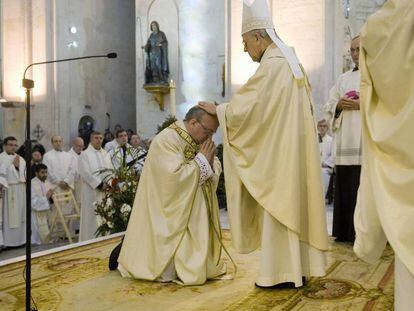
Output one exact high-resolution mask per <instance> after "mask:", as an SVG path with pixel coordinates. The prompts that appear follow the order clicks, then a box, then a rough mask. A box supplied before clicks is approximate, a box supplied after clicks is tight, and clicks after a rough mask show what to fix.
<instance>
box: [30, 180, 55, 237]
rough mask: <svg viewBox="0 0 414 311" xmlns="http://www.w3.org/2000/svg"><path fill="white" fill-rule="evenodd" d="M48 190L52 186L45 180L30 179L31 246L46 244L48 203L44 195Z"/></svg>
mask: <svg viewBox="0 0 414 311" xmlns="http://www.w3.org/2000/svg"><path fill="white" fill-rule="evenodd" d="M50 189H52V185H51V184H50V183H49V182H48V181H47V180H46V181H45V182H43V181H41V180H40V179H39V178H37V177H35V178H33V179H32V244H42V243H46V242H47V236H48V235H49V232H50V231H49V223H48V219H49V213H50V203H49V200H48V198H47V196H46V194H47V192H48V191H49V190H50Z"/></svg>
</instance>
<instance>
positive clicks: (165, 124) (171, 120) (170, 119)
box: [157, 115, 177, 134]
mask: <svg viewBox="0 0 414 311" xmlns="http://www.w3.org/2000/svg"><path fill="white" fill-rule="evenodd" d="M175 121H177V118H176V117H174V116H172V115H169V116H168V117H167V118H166V119H165V120H164V122H163V123H162V124H161V125H158V126H157V134H159V133H160V132H161V131H162V130H163V129H165V128H167V127H169V126H170V125H171V124H173V123H174V122H175Z"/></svg>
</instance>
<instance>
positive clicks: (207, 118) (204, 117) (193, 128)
mask: <svg viewBox="0 0 414 311" xmlns="http://www.w3.org/2000/svg"><path fill="white" fill-rule="evenodd" d="M184 123H185V126H186V129H187V131H188V133H189V134H190V135H191V137H192V138H193V139H194V140H195V141H196V142H197V143H198V144H201V143H203V142H204V141H205V140H206V139H208V138H209V137H212V136H213V135H214V133H215V132H216V131H217V128H218V126H219V122H218V119H217V116H215V115H211V114H209V113H207V112H206V111H204V110H203V109H201V108H200V107H199V106H194V107H192V108H191V109H190V110H189V111H188V112H187V114H186V115H185V119H184Z"/></svg>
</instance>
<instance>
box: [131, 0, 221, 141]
mask: <svg viewBox="0 0 414 311" xmlns="http://www.w3.org/2000/svg"><path fill="white" fill-rule="evenodd" d="M135 3H136V5H135V6H136V40H135V41H136V94H137V100H136V113H137V129H138V130H139V133H140V134H141V135H142V136H143V137H151V136H153V135H154V134H155V131H156V129H157V125H158V124H161V123H162V122H163V121H164V119H165V118H166V117H167V116H168V115H169V114H171V106H170V100H171V98H170V95H169V93H165V94H164V111H161V110H160V107H159V104H158V103H157V102H156V101H155V99H154V96H153V94H151V93H149V92H147V91H146V90H145V89H144V88H143V85H144V83H145V62H146V60H147V56H146V53H145V52H144V51H143V50H142V48H141V47H142V46H143V45H145V44H146V42H147V40H148V37H149V35H150V23H151V22H152V21H157V22H158V23H159V25H160V30H161V31H163V32H164V33H165V35H166V37H167V40H168V60H169V66H170V77H169V79H170V80H174V82H175V84H176V96H175V98H176V115H177V117H178V118H183V117H184V115H185V113H186V111H187V110H188V109H189V108H190V107H191V106H193V105H195V104H196V103H197V102H198V101H200V100H211V101H220V102H222V101H223V97H222V90H223V82H222V74H223V65H224V63H225V38H226V31H225V1H223V0H210V1H206V0H152V1H149V0H136V2H135Z"/></svg>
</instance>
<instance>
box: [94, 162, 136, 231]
mask: <svg viewBox="0 0 414 311" xmlns="http://www.w3.org/2000/svg"><path fill="white" fill-rule="evenodd" d="M99 173H100V174H106V176H105V178H104V184H105V186H104V188H103V193H104V195H103V198H102V199H101V200H100V201H96V202H94V207H95V214H96V217H97V222H98V229H97V230H96V233H95V235H96V236H103V235H107V234H112V233H117V232H122V231H125V230H126V228H127V225H128V221H129V216H130V215H131V211H132V206H133V203H134V198H135V193H136V190H137V187H138V181H139V174H138V173H137V172H136V171H135V170H134V169H131V168H130V167H128V166H121V167H120V168H119V169H111V170H102V171H100V172H99Z"/></svg>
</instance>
